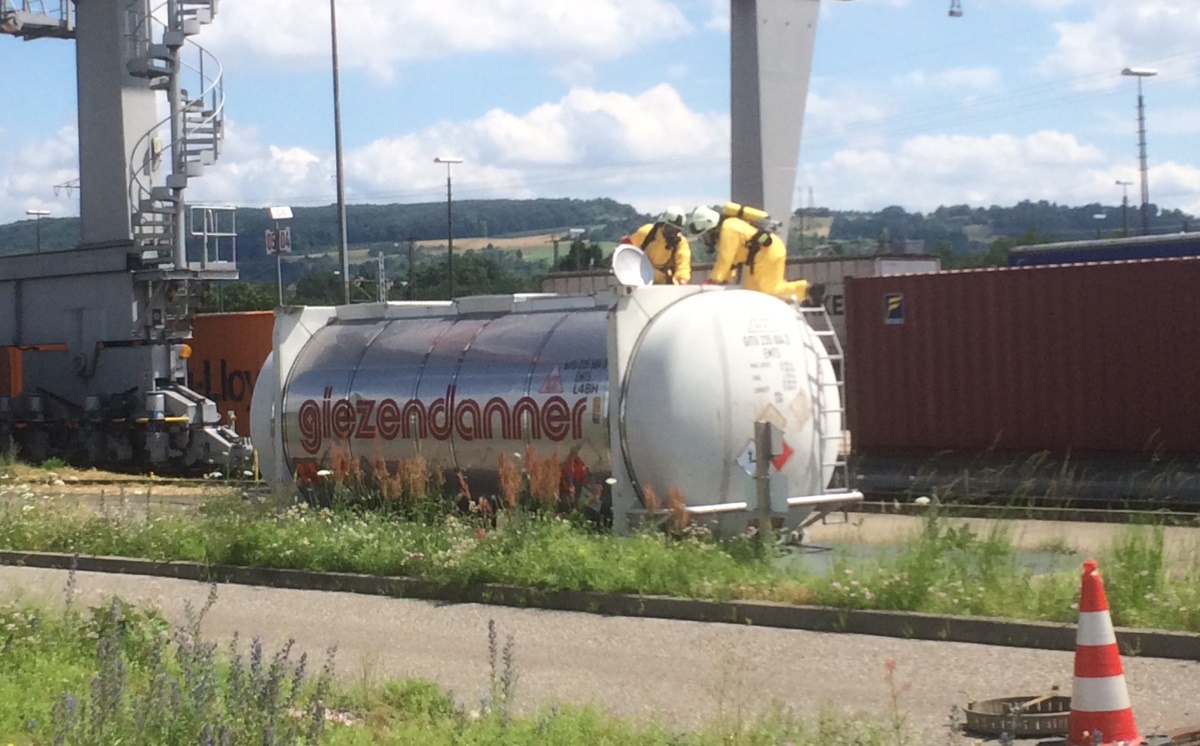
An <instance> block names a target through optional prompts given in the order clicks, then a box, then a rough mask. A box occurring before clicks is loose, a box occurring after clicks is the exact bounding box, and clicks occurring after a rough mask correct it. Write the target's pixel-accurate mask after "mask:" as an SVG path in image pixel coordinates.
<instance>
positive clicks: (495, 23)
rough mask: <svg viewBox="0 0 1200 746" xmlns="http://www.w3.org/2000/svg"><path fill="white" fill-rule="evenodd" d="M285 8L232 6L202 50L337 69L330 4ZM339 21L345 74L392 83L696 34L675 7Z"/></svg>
mask: <svg viewBox="0 0 1200 746" xmlns="http://www.w3.org/2000/svg"><path fill="white" fill-rule="evenodd" d="M280 8H281V6H280V5H279V4H278V3H272V2H268V1H267V0H242V1H241V2H237V3H225V4H223V5H222V6H221V20H220V22H219V23H216V24H213V26H212V28H211V31H208V32H206V34H205V39H204V41H203V42H202V43H204V44H205V45H208V46H211V47H212V48H213V49H214V51H215V52H217V56H218V57H219V58H221V60H222V61H223V62H224V63H225V64H226V65H227V66H229V65H246V66H248V65H253V66H256V67H262V66H263V65H275V66H280V67H282V66H287V67H290V68H293V69H297V68H298V69H310V68H320V67H323V66H327V65H328V64H329V3H328V2H327V0H289V2H288V3H287V7H286V10H283V11H281V10H280ZM337 13H338V46H339V50H338V51H339V61H340V63H341V64H342V66H344V67H346V68H359V69H364V70H367V71H369V72H370V73H372V74H373V75H374V76H375V77H376V78H378V79H382V80H387V79H389V78H390V76H391V75H392V74H393V68H394V66H395V65H396V64H397V63H399V62H402V61H404V60H411V59H422V58H426V59H428V58H441V57H448V56H451V55H454V54H459V53H462V52H508V51H520V52H526V53H533V54H537V55H541V56H544V57H547V58H550V59H554V58H561V57H563V56H566V55H570V56H571V57H572V58H573V59H575V60H582V61H585V62H586V61H598V60H605V59H612V58H615V57H618V56H620V55H622V54H625V53H627V52H628V51H629V50H632V49H636V48H637V47H638V45H639V44H640V43H643V42H647V41H649V40H651V39H664V38H672V37H676V36H680V35H683V34H686V33H688V32H689V31H690V30H691V27H690V25H689V24H688V22H687V20H686V19H685V18H684V16H683V14H682V13H681V12H680V11H679V9H678V8H676V7H675V6H674V5H673V4H672V3H670V2H668V1H667V0H588V2H586V3H584V2H565V1H564V0H439V1H438V2H416V3H413V2H385V3H379V2H374V1H373V0H340V1H339V2H338V5H337ZM567 72H568V73H573V74H578V71H577V70H570V71H567Z"/></svg>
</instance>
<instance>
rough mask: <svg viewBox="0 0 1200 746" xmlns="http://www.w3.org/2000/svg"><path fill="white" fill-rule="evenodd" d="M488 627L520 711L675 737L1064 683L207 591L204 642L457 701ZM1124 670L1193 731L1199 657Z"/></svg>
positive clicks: (859, 655)
mask: <svg viewBox="0 0 1200 746" xmlns="http://www.w3.org/2000/svg"><path fill="white" fill-rule="evenodd" d="M66 581H67V573H66V572H64V571H58V570H37V569H28V568H13V567H0V598H10V597H12V596H14V595H18V596H23V597H26V598H30V599H36V600H39V601H43V602H48V603H55V604H59V603H62V599H63V590H64V588H65V586H66ZM77 593H78V597H79V599H80V601H81V602H82V603H84V604H86V605H97V604H100V603H103V602H104V600H105V599H106V598H107V597H108V596H109V595H111V594H114V593H115V594H118V595H121V596H122V597H124V598H126V599H128V600H130V601H134V602H138V603H150V604H153V605H156V606H158V607H159V608H161V609H162V610H163V611H164V612H165V613H167V614H168V616H171V617H172V618H175V619H180V618H182V616H183V614H182V611H183V604H184V601H185V600H190V601H191V602H192V603H193V605H195V606H199V605H200V604H202V603H203V601H204V599H205V597H206V595H207V593H208V587H207V586H205V585H203V584H200V583H194V582H190V581H180V580H168V579H158V578H144V577H132V576H115V575H103V574H93V573H79V574H78V578H77ZM488 619H494V620H495V621H496V623H497V625H498V627H499V630H500V634H501V636H502V639H503V636H505V635H508V634H511V635H513V636H514V637H515V640H516V661H517V670H518V673H519V675H520V681H519V682H518V685H517V690H518V703H519V704H520V705H521V706H522V707H524V708H530V707H533V706H537V705H540V704H545V703H549V702H553V701H570V702H576V703H580V704H584V703H589V702H591V703H596V704H599V705H601V706H603V707H605V708H607V709H608V710H610V711H611V712H614V713H616V714H621V715H629V716H639V717H656V718H659V719H661V720H663V721H665V722H667V723H669V724H672V725H676V726H680V727H692V726H696V725H699V724H701V723H703V722H705V721H707V720H709V719H711V718H713V717H715V716H716V715H717V714H718V713H725V714H726V715H735V714H736V713H738V712H742V713H751V712H755V711H759V710H760V709H761V707H762V705H763V703H768V702H771V701H772V700H777V701H779V702H782V703H784V704H786V705H788V706H790V707H791V708H793V709H795V710H797V711H799V712H801V713H805V714H816V713H817V712H819V711H820V709H821V708H822V707H831V708H834V709H838V710H842V711H844V712H847V713H852V714H863V715H868V716H872V717H887V716H888V715H889V712H890V706H889V702H890V700H891V696H892V692H891V691H890V690H889V687H888V685H887V684H886V682H885V677H884V672H885V662H886V661H889V660H892V661H895V664H896V665H895V684H896V698H897V701H898V708H899V711H900V713H901V714H902V715H904V717H905V718H906V719H907V721H908V722H909V723H910V724H911V725H913V726H914V727H916V728H918V729H920V730H921V731H923V732H924V733H925V734H926V739H925V740H926V742H930V741H931V740H932V739H933V738H935V737H936V738H938V742H944V738H945V732H944V731H943V730H942V728H943V727H944V723H945V721H946V718H947V716H948V714H949V712H950V708H951V706H952V705H955V704H958V705H962V704H964V703H965V702H967V701H968V700H969V699H988V698H992V697H1001V696H1019V695H1023V694H1036V693H1042V692H1044V691H1046V690H1047V689H1048V688H1049V687H1050V686H1051V685H1053V684H1058V685H1060V686H1061V687H1062V688H1063V689H1064V690H1069V688H1070V685H1071V671H1072V662H1073V656H1072V654H1071V653H1062V652H1048V651H1035V650H1022V649H1012V648H1000V647H989V646H985V645H970V644H962V643H937V642H925V641H915V640H897V639H887V638H878V637H865V636H853V635H836V634H825V633H813V632H802V631H792V630H778V629H764V628H757V627H741V626H733V625H717V624H698V623H693V622H673V621H665V620H653V619H627V618H609V617H599V616H593V615H588V614H575V613H567V612H554V611H536V610H522V609H506V608H497V607H490V606H480V605H474V604H457V605H456V604H438V603H430V602H423V601H410V600H402V599H384V598H375V597H369V596H359V595H353V594H344V593H320V592H313V591H287V590H274V589H266V588H253V587H245V586H222V587H221V589H220V597H219V600H218V602H217V604H216V606H215V607H214V608H213V609H212V611H211V612H210V614H209V616H208V617H207V618H206V621H205V632H206V634H207V635H208V636H209V637H210V638H215V639H227V638H228V637H229V636H231V635H232V634H233V632H235V631H237V632H239V633H240V634H241V636H242V638H243V639H248V638H249V637H250V636H253V635H259V636H261V637H262V638H263V640H264V641H265V642H266V643H268V644H269V645H272V646H274V645H278V644H279V643H281V642H283V641H285V640H286V639H287V638H289V637H294V638H295V639H296V640H297V643H298V646H299V648H300V649H302V650H305V651H308V652H309V654H310V656H313V655H316V656H320V655H321V654H322V653H323V651H324V650H325V649H327V648H328V647H330V646H332V645H337V646H338V654H337V661H338V671H339V674H340V675H341V676H342V677H343V678H345V679H347V680H349V681H354V680H360V679H362V678H369V679H372V680H375V681H379V680H381V679H383V678H396V677H407V676H425V677H428V678H431V679H433V680H436V681H438V682H440V683H441V684H442V685H443V686H445V687H447V688H448V689H450V690H451V691H452V692H454V694H455V696H456V697H457V698H458V699H459V700H460V701H462V702H464V703H467V704H468V705H469V704H470V703H473V702H475V701H477V700H478V697H479V696H480V695H481V694H483V693H484V692H486V691H487V676H488V672H487V621H488ZM1125 666H1126V677H1127V680H1128V684H1129V689H1130V694H1131V696H1132V698H1133V702H1134V707H1135V710H1136V714H1137V717H1138V721H1139V724H1140V725H1141V726H1142V727H1143V729H1170V728H1176V727H1180V726H1183V725H1188V724H1192V723H1197V722H1200V662H1188V661H1166V660H1156V659H1142V658H1126V659H1125Z"/></svg>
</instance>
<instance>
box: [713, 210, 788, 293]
mask: <svg viewBox="0 0 1200 746" xmlns="http://www.w3.org/2000/svg"><path fill="white" fill-rule="evenodd" d="M712 233H715V234H716V235H715V236H713V235H712ZM760 234H761V235H760ZM756 236H758V237H759V240H758V245H759V248H758V251H756V252H753V253H754V259H753V262H751V259H750V255H751V248H752V246H753V245H754V243H755V237H756ZM706 240H708V241H711V242H712V243H711V244H710V245H713V246H714V247H715V249H716V252H717V259H716V261H715V262H714V263H713V268H712V274H711V275H710V277H709V279H710V280H711V281H712V282H715V283H718V284H724V283H726V282H728V281H729V279H730V277H732V276H733V270H734V268H735V267H737V266H739V265H745V266H746V270H745V272H744V273H743V275H742V287H744V288H746V289H747V290H757V291H759V292H762V293H768V294H770V295H774V296H776V297H778V298H782V299H784V300H788V299H790V298H791V297H793V296H795V298H796V300H800V301H803V300H805V299H806V298H807V297H808V281H807V280H796V281H795V282H788V281H787V280H786V279H785V272H786V270H787V244H785V243H784V241H783V239H782V238H780V237H779V236H778V235H777V234H774V233H762V232H761V231H759V229H758V228H755V227H754V226H753V225H750V224H749V223H747V222H746V221H745V220H742V219H740V218H725V219H724V220H722V221H721V224H720V225H719V226H717V227H716V228H714V229H712V231H711V232H710V235H709V236H707V237H706ZM768 240H769V242H770V245H769V246H768V245H766V244H767V243H768Z"/></svg>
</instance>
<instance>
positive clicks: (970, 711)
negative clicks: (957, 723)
mask: <svg viewBox="0 0 1200 746" xmlns="http://www.w3.org/2000/svg"><path fill="white" fill-rule="evenodd" d="M963 712H964V713H965V714H966V723H965V725H964V730H966V731H967V732H969V733H974V734H977V735H986V736H998V735H1000V734H1001V733H1008V734H1009V735H1010V736H1012V737H1013V738H1041V737H1044V736H1065V735H1066V734H1067V730H1068V729H1069V728H1070V720H1071V698H1070V697H1063V696H1058V695H1045V696H1041V697H1004V698H1001V699H988V700H984V701H982V702H971V703H970V704H968V705H967V706H966V707H965V708H964V710H963Z"/></svg>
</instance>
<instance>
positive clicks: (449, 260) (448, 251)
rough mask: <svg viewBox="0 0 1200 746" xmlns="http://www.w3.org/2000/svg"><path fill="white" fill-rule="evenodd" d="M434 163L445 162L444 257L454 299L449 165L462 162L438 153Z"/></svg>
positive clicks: (452, 209) (452, 217)
mask: <svg viewBox="0 0 1200 746" xmlns="http://www.w3.org/2000/svg"><path fill="white" fill-rule="evenodd" d="M433 162H434V163H445V164H446V257H447V262H446V264H447V272H448V274H449V275H450V300H454V208H453V204H454V200H453V196H452V192H451V187H450V167H451V166H453V165H454V164H456V163H462V162H463V159H462V158H458V157H455V156H446V155H439V156H438V157H436V158H434V159H433Z"/></svg>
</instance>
